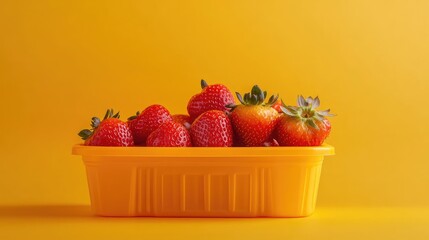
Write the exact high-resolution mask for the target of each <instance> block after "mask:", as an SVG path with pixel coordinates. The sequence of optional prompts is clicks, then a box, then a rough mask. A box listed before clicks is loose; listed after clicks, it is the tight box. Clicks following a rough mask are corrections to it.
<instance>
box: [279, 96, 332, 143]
mask: <svg viewBox="0 0 429 240" xmlns="http://www.w3.org/2000/svg"><path fill="white" fill-rule="evenodd" d="M319 105H320V100H319V97H316V98H314V99H313V98H312V97H308V98H307V99H304V97H303V96H299V97H298V106H282V107H281V109H282V111H283V112H284V114H283V115H282V117H281V118H280V121H279V123H278V125H277V128H276V130H275V137H274V138H275V139H276V140H277V141H278V143H279V144H280V146H319V145H321V144H322V143H323V141H324V140H325V139H326V138H327V137H328V135H329V133H330V131H331V124H330V122H329V121H328V119H326V117H332V116H335V115H333V114H331V113H329V112H330V109H328V110H324V111H317V110H316V108H317V107H319Z"/></svg>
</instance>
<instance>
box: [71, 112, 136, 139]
mask: <svg viewBox="0 0 429 240" xmlns="http://www.w3.org/2000/svg"><path fill="white" fill-rule="evenodd" d="M91 127H92V129H84V130H82V131H80V132H79V133H78V135H79V136H80V137H81V138H82V139H83V140H85V143H84V144H85V145H88V146H132V145H134V141H133V137H132V135H131V131H130V129H129V128H128V125H127V123H125V122H123V121H121V120H119V112H118V113H116V114H113V109H108V110H107V112H106V114H105V115H104V118H103V120H102V121H100V119H99V118H98V117H93V118H92V121H91Z"/></svg>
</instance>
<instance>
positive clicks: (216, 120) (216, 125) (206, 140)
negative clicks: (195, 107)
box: [191, 110, 233, 147]
mask: <svg viewBox="0 0 429 240" xmlns="http://www.w3.org/2000/svg"><path fill="white" fill-rule="evenodd" d="M191 138H192V144H193V145H194V146H196V147H230V146H232V140H233V136H232V126H231V122H230V120H229V118H228V116H227V115H226V114H225V113H224V112H222V111H219V110H210V111H207V112H205V113H203V114H201V115H200V116H199V117H198V118H197V119H195V121H194V123H192V126H191Z"/></svg>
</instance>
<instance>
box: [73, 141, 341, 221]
mask: <svg viewBox="0 0 429 240" xmlns="http://www.w3.org/2000/svg"><path fill="white" fill-rule="evenodd" d="M73 154H74V155H82V158H83V161H84V163H85V166H86V170H87V177H88V185H89V192H90V197H91V203H92V208H93V210H94V212H95V214H96V215H100V216H127V217H133V216H142V217H146V216H147V217H149V216H151V217H167V216H169V217H304V216H308V215H310V214H312V213H313V212H314V208H315V205H316V197H317V190H318V186H319V179H320V173H321V169H322V162H323V158H324V156H326V155H333V154H334V148H333V147H332V146H330V145H326V144H325V145H323V146H319V147H249V148H243V147H233V148H200V147H193V148H161V147H159V148H155V147H94V146H82V145H75V146H74V147H73Z"/></svg>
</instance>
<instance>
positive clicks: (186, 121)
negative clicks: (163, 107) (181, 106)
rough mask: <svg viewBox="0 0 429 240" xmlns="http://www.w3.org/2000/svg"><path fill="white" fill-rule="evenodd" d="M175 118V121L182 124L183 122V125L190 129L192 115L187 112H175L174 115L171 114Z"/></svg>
mask: <svg viewBox="0 0 429 240" xmlns="http://www.w3.org/2000/svg"><path fill="white" fill-rule="evenodd" d="M171 117H172V118H173V121H175V122H178V123H180V124H182V125H183V126H185V127H186V128H187V129H189V128H190V127H191V124H192V121H191V117H190V116H189V115H185V114H174V115H173V116H171Z"/></svg>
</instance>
